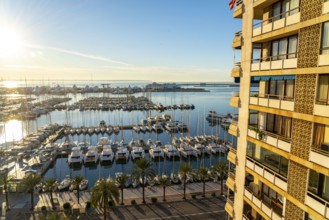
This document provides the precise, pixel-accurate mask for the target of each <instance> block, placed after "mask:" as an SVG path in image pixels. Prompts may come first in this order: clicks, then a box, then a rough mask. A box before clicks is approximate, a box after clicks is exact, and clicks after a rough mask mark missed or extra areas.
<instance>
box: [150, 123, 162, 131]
mask: <svg viewBox="0 0 329 220" xmlns="http://www.w3.org/2000/svg"><path fill="white" fill-rule="evenodd" d="M152 128H153V130H154V131H155V132H162V131H163V128H162V125H161V124H160V123H156V124H154V125H153V126H152Z"/></svg>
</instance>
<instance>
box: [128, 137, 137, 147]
mask: <svg viewBox="0 0 329 220" xmlns="http://www.w3.org/2000/svg"><path fill="white" fill-rule="evenodd" d="M128 146H129V147H131V148H132V147H135V146H137V142H136V141H135V140H134V139H131V141H130V142H129V143H128Z"/></svg>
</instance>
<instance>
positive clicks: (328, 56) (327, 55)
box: [318, 1, 329, 66]
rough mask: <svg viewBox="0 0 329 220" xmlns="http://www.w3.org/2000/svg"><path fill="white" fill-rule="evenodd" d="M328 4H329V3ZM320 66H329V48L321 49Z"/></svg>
mask: <svg viewBox="0 0 329 220" xmlns="http://www.w3.org/2000/svg"><path fill="white" fill-rule="evenodd" d="M327 3H329V1H328V2H327ZM328 8H329V5H328ZM328 10H329V9H328ZM318 65H319V66H328V65H329V47H322V48H320V55H319V61H318Z"/></svg>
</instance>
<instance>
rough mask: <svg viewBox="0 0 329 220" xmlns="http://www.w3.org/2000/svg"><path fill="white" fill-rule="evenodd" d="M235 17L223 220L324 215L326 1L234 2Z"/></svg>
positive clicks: (328, 148)
mask: <svg viewBox="0 0 329 220" xmlns="http://www.w3.org/2000/svg"><path fill="white" fill-rule="evenodd" d="M233 17H234V18H237V19H241V21H242V30H241V31H239V32H237V33H236V34H235V36H234V39H233V43H232V47H233V48H234V49H236V50H240V52H241V59H240V60H239V62H238V63H236V64H235V66H234V67H233V68H232V73H231V76H232V77H235V78H240V92H239V93H235V94H234V95H233V96H232V98H231V102H230V104H231V105H232V106H235V107H237V108H238V109H239V119H238V121H236V122H233V123H232V124H231V125H230V128H229V133H231V134H232V135H235V136H237V138H238V142H237V148H236V149H234V148H232V149H231V150H230V152H229V154H228V160H229V162H230V172H229V175H228V180H227V182H226V184H227V186H228V188H229V194H228V198H227V202H226V205H225V209H226V211H227V213H228V218H229V219H237V220H240V219H287V220H294V219H298V220H299V219H307V220H315V219H329V0H238V1H237V2H236V5H235V8H234V12H233ZM251 81H259V86H258V87H257V88H254V87H251V86H250V85H251Z"/></svg>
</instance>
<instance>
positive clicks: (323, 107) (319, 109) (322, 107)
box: [314, 58, 329, 118]
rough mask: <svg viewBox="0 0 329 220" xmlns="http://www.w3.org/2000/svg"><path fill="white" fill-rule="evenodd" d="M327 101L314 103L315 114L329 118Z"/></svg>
mask: <svg viewBox="0 0 329 220" xmlns="http://www.w3.org/2000/svg"><path fill="white" fill-rule="evenodd" d="M328 59H329V58H328ZM327 102H328V100H325V102H320V101H317V102H316V103H315V105H314V115H318V116H323V117H328V118H329V103H327ZM320 103H321V104H320Z"/></svg>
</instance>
